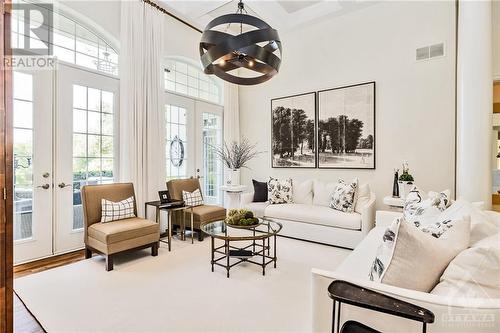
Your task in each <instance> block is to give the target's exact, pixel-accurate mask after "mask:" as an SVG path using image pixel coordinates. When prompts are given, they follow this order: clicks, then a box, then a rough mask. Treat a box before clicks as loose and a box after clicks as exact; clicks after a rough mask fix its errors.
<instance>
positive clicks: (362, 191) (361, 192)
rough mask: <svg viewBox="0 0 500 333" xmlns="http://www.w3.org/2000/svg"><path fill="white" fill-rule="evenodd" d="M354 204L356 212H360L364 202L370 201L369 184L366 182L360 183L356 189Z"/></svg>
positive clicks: (364, 204)
mask: <svg viewBox="0 0 500 333" xmlns="http://www.w3.org/2000/svg"><path fill="white" fill-rule="evenodd" d="M356 197H357V199H356V205H355V206H354V211H355V212H356V213H360V214H361V213H362V212H363V208H364V207H365V206H366V204H367V203H368V202H369V201H370V197H371V191H370V185H368V184H363V185H360V186H359V188H358V190H357V191H356Z"/></svg>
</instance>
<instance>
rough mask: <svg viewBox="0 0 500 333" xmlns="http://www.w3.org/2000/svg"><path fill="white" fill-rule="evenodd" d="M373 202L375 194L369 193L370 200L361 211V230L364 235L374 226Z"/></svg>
mask: <svg viewBox="0 0 500 333" xmlns="http://www.w3.org/2000/svg"><path fill="white" fill-rule="evenodd" d="M375 202H376V197H375V194H374V193H371V195H370V200H369V201H368V202H367V203H366V205H365V206H364V207H363V210H362V211H361V232H362V233H363V234H364V235H366V234H368V233H369V232H370V230H372V229H373V227H374V226H375Z"/></svg>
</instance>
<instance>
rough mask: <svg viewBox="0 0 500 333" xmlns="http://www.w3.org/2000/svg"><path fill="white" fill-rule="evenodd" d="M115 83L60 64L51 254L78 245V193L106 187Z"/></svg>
mask: <svg viewBox="0 0 500 333" xmlns="http://www.w3.org/2000/svg"><path fill="white" fill-rule="evenodd" d="M118 91H119V81H118V79H116V78H112V77H109V76H106V75H103V74H96V73H94V72H90V71H86V70H81V69H79V68H75V67H73V66H69V65H63V64H60V65H59V68H58V71H57V93H56V110H57V117H56V122H55V126H56V130H55V140H56V145H55V147H54V152H55V162H54V165H55V171H56V172H55V178H54V188H55V196H54V213H55V216H54V253H63V252H67V251H71V250H74V249H79V248H81V247H83V210H82V202H81V197H80V189H81V187H82V186H83V185H86V184H91V185H95V184H105V183H112V182H113V180H114V179H116V172H117V164H116V163H115V161H118V156H117V155H118V154H117V153H118V149H117V144H118V137H117V136H115V135H114V134H115V128H118V126H116V125H117V121H118V117H117V105H118V103H119V99H118Z"/></svg>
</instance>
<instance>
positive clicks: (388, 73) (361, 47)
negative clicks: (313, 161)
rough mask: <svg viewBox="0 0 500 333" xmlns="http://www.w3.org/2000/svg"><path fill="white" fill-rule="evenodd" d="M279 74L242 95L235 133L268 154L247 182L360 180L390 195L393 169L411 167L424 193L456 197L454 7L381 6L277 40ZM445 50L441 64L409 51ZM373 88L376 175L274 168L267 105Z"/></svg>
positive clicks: (249, 173)
mask: <svg viewBox="0 0 500 333" xmlns="http://www.w3.org/2000/svg"><path fill="white" fill-rule="evenodd" d="M281 39H282V42H283V47H284V57H283V63H282V67H281V70H280V73H279V74H278V75H277V76H276V77H275V78H273V79H271V80H270V81H269V82H267V83H264V84H260V85H257V86H253V87H241V89H240V112H241V114H240V126H241V135H242V136H246V137H247V138H249V139H250V141H252V142H258V145H259V149H260V150H264V151H267V153H265V154H262V155H261V156H260V157H259V158H258V159H255V160H254V161H252V162H251V164H250V167H251V170H243V173H242V180H243V183H244V184H249V185H250V184H251V179H252V178H256V179H259V180H267V178H268V177H269V176H274V177H292V178H295V179H299V180H300V179H307V178H318V179H322V180H330V181H336V180H337V179H338V178H339V177H342V178H346V179H350V178H353V177H359V178H360V180H361V182H362V183H363V182H369V183H370V184H371V186H372V189H373V190H374V191H375V193H376V194H377V204H378V206H379V207H382V206H383V205H382V203H381V201H382V198H383V196H385V195H390V194H391V193H392V181H393V169H394V168H400V166H401V162H402V161H403V160H408V161H409V164H410V168H411V170H412V172H413V174H414V176H415V179H416V183H417V185H419V186H420V187H421V188H422V189H423V190H430V189H434V190H442V189H445V188H449V189H451V190H452V191H453V190H454V183H455V181H454V170H455V167H454V165H455V130H454V128H455V99H454V89H455V88H454V87H455V83H454V82H455V81H454V80H455V76H454V75H455V74H454V66H455V60H454V59H455V4H454V3H453V2H451V1H444V2H383V3H380V4H377V5H374V6H371V7H368V8H365V9H363V10H359V11H357V12H353V13H350V14H348V15H345V16H341V17H336V18H333V19H330V20H327V21H323V22H320V23H317V24H312V25H310V26H308V27H306V28H303V29H301V30H300V31H292V32H290V33H282V34H281ZM438 42H445V44H446V53H447V54H446V57H444V58H438V59H433V60H431V61H424V62H416V61H415V60H414V59H415V49H416V48H417V47H421V46H425V45H430V44H433V43H438ZM366 81H376V85H377V90H376V165H377V166H376V170H319V169H313V170H307V169H272V168H271V161H270V159H271V153H270V137H271V126H270V118H271V115H270V112H271V110H270V100H271V98H275V97H281V96H287V95H292V94H297V93H302V92H310V91H317V90H321V89H328V88H333V87H339V86H343V85H349V84H355V83H361V82H366Z"/></svg>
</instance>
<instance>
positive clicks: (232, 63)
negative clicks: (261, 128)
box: [200, 0, 282, 85]
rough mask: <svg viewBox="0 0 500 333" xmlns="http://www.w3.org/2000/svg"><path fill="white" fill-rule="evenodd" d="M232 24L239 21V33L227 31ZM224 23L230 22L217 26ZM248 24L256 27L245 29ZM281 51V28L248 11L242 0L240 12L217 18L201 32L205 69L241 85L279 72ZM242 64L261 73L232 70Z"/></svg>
mask: <svg viewBox="0 0 500 333" xmlns="http://www.w3.org/2000/svg"><path fill="white" fill-rule="evenodd" d="M231 24H237V25H239V28H240V29H239V32H240V33H239V34H238V35H232V34H230V33H228V32H227V30H228V29H229V28H230V26H231ZM223 25H225V26H226V29H225V31H220V29H219V30H216V29H215V28H217V27H221V26H223ZM244 25H245V26H246V25H248V26H252V27H253V28H255V29H254V30H249V31H246V32H243V26H244ZM277 51H279V52H277ZM281 52H282V50H281V41H280V38H279V36H278V31H277V30H276V29H273V28H271V26H270V25H269V24H267V23H266V22H264V21H263V20H261V19H259V18H257V17H255V16H251V15H248V14H247V11H246V10H245V5H244V4H243V1H242V0H240V1H239V3H238V10H237V12H236V14H227V15H222V16H219V17H217V18H215V19H214V20H212V21H211V22H210V23H208V25H207V27H206V28H205V30H204V31H203V34H202V35H201V41H200V57H201V63H202V65H203V69H204V72H205V73H206V74H214V75H216V76H218V77H219V78H221V79H223V80H225V81H228V82H232V83H235V84H239V85H254V84H259V83H262V82H265V81H267V80H269V79H270V78H272V77H273V76H274V75H276V74H277V73H278V71H279V68H280V64H281V59H280V58H281ZM278 53H279V57H278V55H277V54H278ZM239 68H246V69H247V70H249V71H251V72H254V73H256V74H257V76H253V77H246V76H239V75H236V74H233V73H230V72H231V71H233V70H236V69H239ZM239 74H241V73H239Z"/></svg>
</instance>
